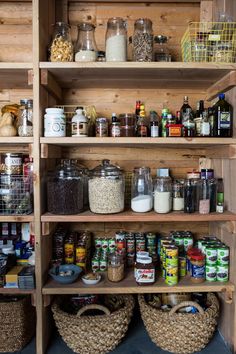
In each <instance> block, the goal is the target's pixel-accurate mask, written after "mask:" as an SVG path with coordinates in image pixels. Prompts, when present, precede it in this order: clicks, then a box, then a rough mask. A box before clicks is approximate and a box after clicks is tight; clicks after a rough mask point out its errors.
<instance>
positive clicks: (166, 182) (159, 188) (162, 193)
mask: <svg viewBox="0 0 236 354" xmlns="http://www.w3.org/2000/svg"><path fill="white" fill-rule="evenodd" d="M157 173H158V175H157V178H156V182H155V186H154V210H155V212H156V213H160V214H166V213H169V212H170V211H171V209H172V180H171V178H170V177H169V171H168V170H167V169H159V170H158V171H157Z"/></svg>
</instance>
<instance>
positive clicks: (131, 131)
mask: <svg viewBox="0 0 236 354" xmlns="http://www.w3.org/2000/svg"><path fill="white" fill-rule="evenodd" d="M119 121H120V136H123V137H125V136H126V137H128V136H129V137H131V136H135V117H134V115H133V114H132V113H122V114H120V115H119Z"/></svg>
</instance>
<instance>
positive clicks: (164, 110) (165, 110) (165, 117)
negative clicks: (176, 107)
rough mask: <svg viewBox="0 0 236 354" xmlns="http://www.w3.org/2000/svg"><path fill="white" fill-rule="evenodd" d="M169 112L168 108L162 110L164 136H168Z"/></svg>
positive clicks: (162, 134) (162, 132)
mask: <svg viewBox="0 0 236 354" xmlns="http://www.w3.org/2000/svg"><path fill="white" fill-rule="evenodd" d="M168 113H169V109H168V108H164V109H163V110H162V112H161V136H162V137H164V138H166V137H167V132H166V124H167V117H168Z"/></svg>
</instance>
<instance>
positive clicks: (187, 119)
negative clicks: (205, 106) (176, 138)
mask: <svg viewBox="0 0 236 354" xmlns="http://www.w3.org/2000/svg"><path fill="white" fill-rule="evenodd" d="M182 124H183V136H186V137H192V136H195V123H194V119H193V114H192V109H191V108H187V109H186V112H185V113H183V119H182Z"/></svg>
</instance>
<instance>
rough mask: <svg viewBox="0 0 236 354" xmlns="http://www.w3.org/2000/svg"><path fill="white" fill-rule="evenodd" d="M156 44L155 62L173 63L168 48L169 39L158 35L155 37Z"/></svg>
mask: <svg viewBox="0 0 236 354" xmlns="http://www.w3.org/2000/svg"><path fill="white" fill-rule="evenodd" d="M154 42H155V50H154V51H155V55H154V57H155V61H171V55H170V53H169V50H168V47H167V42H168V38H167V37H166V36H163V35H158V36H155V37H154Z"/></svg>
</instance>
